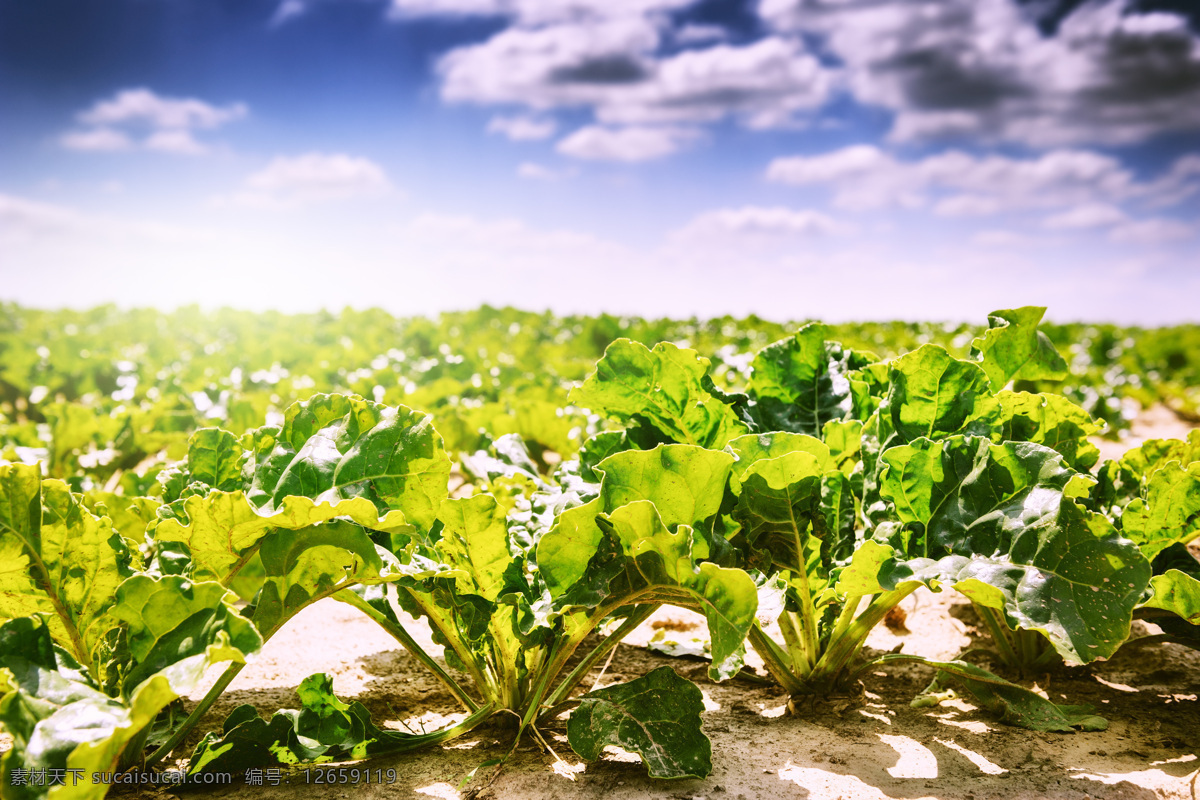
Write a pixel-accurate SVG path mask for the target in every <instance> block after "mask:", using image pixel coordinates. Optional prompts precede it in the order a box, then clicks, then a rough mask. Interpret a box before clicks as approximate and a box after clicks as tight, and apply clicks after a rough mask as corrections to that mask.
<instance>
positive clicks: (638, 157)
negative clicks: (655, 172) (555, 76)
mask: <svg viewBox="0 0 1200 800" xmlns="http://www.w3.org/2000/svg"><path fill="white" fill-rule="evenodd" d="M697 135H698V134H697V133H696V132H695V131H691V130H687V129H681V128H646V127H637V126H634V127H628V128H606V127H603V126H600V125H589V126H587V127H585V128H580V129H579V130H577V131H575V132H574V133H572V134H571V135H570V136H568V137H567V138H565V139H563V140H562V141H560V142H559V143H558V152H560V153H562V154H563V155H568V156H573V157H575V158H584V159H589V160H592V161H625V162H636V161H650V160H653V159H656V158H662V157H663V156H669V155H671V154H672V153H674V152H676V151H678V150H679V149H680V148H681V147H683V146H684V145H686V144H687V143H688V142H690V141H693V140H694V139H696V138H697Z"/></svg>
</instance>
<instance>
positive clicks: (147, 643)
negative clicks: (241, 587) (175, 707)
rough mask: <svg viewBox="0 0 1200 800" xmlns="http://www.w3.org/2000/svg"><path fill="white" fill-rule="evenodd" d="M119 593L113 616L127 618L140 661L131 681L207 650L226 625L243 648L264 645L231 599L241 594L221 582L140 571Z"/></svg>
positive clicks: (236, 644) (231, 641) (131, 646)
mask: <svg viewBox="0 0 1200 800" xmlns="http://www.w3.org/2000/svg"><path fill="white" fill-rule="evenodd" d="M116 599H117V603H116V605H115V606H114V607H113V616H115V617H116V618H118V619H120V620H121V621H122V622H124V623H125V626H126V641H127V643H128V646H129V652H130V654H131V655H132V656H133V658H134V660H135V662H137V663H136V666H134V667H133V668H132V669H131V670H130V671H129V673H128V675H127V676H126V678H125V682H126V684H127V685H130V686H136V685H137V684H139V683H141V681H142V680H143V679H144V678H147V677H149V676H150V675H152V674H154V673H156V672H158V671H159V670H161V669H164V668H166V667H168V666H170V665H171V664H175V663H177V662H180V661H182V660H184V659H185V658H189V657H191V656H195V655H198V654H199V653H202V652H203V651H204V649H205V647H207V644H208V643H210V642H212V641H215V638H216V636H217V634H218V632H221V631H223V632H224V633H225V635H226V636H227V638H228V640H229V644H230V645H231V646H233V647H235V648H237V649H238V650H239V651H241V652H242V653H247V654H248V653H252V652H254V651H256V650H258V648H259V647H260V646H261V645H262V638H261V637H260V636H259V634H258V632H257V631H256V630H255V628H254V626H253V625H252V624H251V623H250V621H249V620H248V619H246V618H245V617H243V616H242V615H241V614H239V613H238V612H237V610H236V609H235V608H234V607H233V606H232V605H231V603H232V602H233V601H234V600H236V598H235V597H234V596H233V595H231V594H230V592H229V591H228V590H226V589H225V588H224V587H222V586H220V585H219V584H217V583H191V582H190V581H188V580H186V579H185V578H182V577H179V576H177V575H169V576H164V577H159V578H155V577H151V576H149V575H134V576H133V577H132V578H130V579H129V580H127V581H125V582H124V583H123V584H121V586H120V587H119V588H118V589H117V598H116Z"/></svg>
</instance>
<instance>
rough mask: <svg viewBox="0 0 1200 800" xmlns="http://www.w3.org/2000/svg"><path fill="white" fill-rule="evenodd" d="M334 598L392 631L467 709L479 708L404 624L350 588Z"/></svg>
mask: <svg viewBox="0 0 1200 800" xmlns="http://www.w3.org/2000/svg"><path fill="white" fill-rule="evenodd" d="M333 599H334V600H340V601H342V602H343V603H346V604H348V605H351V606H354V607H355V608H357V609H358V610H359V611H361V612H362V613H364V614H366V615H367V616H368V617H370V618H371V619H373V620H374V621H375V622H376V623H378V624H379V626H380V627H381V628H383V629H384V630H385V631H387V632H388V633H390V634H391V635H392V637H393V638H395V639H396V641H398V642H400V644H401V645H402V646H403V647H404V649H405V650H407V651H408V652H410V653H412V655H413V657H414V658H416V659H417V660H418V661H420V662H421V663H422V664H424V665H425V666H426V667H427V668H428V669H429V670H430V671H431V672H433V674H434V675H436V676H437V678H438V680H440V681H441V682H442V683H443V684H444V685H445V687H446V688H447V689H449V690H450V693H451V694H453V695H454V696H455V698H457V699H458V701H459V702H460V703H462V704H463V706H464V707H465V708H466V709H467V711H469V712H472V713H473V712H475V711H478V710H479V704H478V703H476V702H475V700H474V698H472V697H471V695H469V694H467V692H466V690H465V689H463V688H462V687H461V686H459V684H458V681H456V680H454V678H452V677H451V676H450V674H449V673H448V672H446V670H444V669H442V666H441V665H440V664H438V663H437V662H436V661H434V660H433V657H432V656H431V655H429V654H428V653H426V652H425V650H424V648H422V647H421V645H420V644H418V643H417V641H416V640H415V639H413V638H412V636H411V635H409V633H408V631H406V630H404V628H403V627H402V626H400V625H397V624H395V623H394V622H392V621H391V620H390V619H388V618H387V617H386V616H384V615H383V614H382V613H380V612H379V611H377V610H376V609H375V608H373V607H372V606H371V604H370V603H368V602H366V601H365V600H363V599H362V598H361V597H359V596H358V595H357V594H355V593H354V592H353V591H350V590H349V589H347V590H343V591H341V592H338V593H337V594H336V595H334V596H333Z"/></svg>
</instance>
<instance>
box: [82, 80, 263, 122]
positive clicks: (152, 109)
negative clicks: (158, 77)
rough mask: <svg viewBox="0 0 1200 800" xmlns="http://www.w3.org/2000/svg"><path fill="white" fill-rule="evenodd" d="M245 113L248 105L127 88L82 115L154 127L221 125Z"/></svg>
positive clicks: (85, 118) (93, 119) (88, 118)
mask: <svg viewBox="0 0 1200 800" xmlns="http://www.w3.org/2000/svg"><path fill="white" fill-rule="evenodd" d="M244 116H246V106H245V105H244V104H242V103H234V104H232V105H228V106H224V107H222V106H214V105H211V104H209V103H206V102H204V101H203V100H197V99H195V98H190V97H189V98H174V97H162V96H160V95H157V94H155V93H154V92H152V91H150V90H149V89H125V90H124V91H121V92H117V94H116V95H115V96H113V97H112V98H111V99H108V100H101V101H100V102H98V103H96V104H95V105H93V106H92V107H91V108H90V109H88V110H87V111H84V112H82V113H81V114H80V115H79V121H80V122H82V123H84V124H85V125H96V126H104V125H118V124H125V123H141V124H144V125H146V126H148V127H150V128H152V129H163V128H168V129H176V130H178V129H183V130H190V129H193V128H210V129H211V128H218V127H220V126H222V125H224V124H225V123H227V122H232V121H233V120H235V119H241V118H242V117H244Z"/></svg>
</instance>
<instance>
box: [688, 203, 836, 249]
mask: <svg viewBox="0 0 1200 800" xmlns="http://www.w3.org/2000/svg"><path fill="white" fill-rule="evenodd" d="M851 230H853V228H852V227H851V226H849V225H846V224H845V223H841V222H838V221H837V220H835V219H833V218H832V217H830V216H828V215H826V214H822V213H821V212H819V211H813V210H811V209H791V208H783V207H780V206H773V207H763V206H742V207H741V208H721V209H716V210H713V211H706V212H704V213H703V214H700V215H698V216H697V217H696V218H695V219H693V220H692V221H691V222H689V223H688V224H687V225H685V226H684V227H682V228H680V229H679V230H677V231H675V232H673V233H672V234H671V238H672V239H673V240H674V241H676V242H685V243H696V244H700V245H702V246H709V245H712V244H718V245H726V246H732V247H739V246H742V245H744V244H746V243H748V242H751V243H760V244H761V243H768V242H778V241H779V240H781V239H796V238H801V239H812V238H821V237H827V236H836V235H841V234H846V233H849V232H850V231H851Z"/></svg>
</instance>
